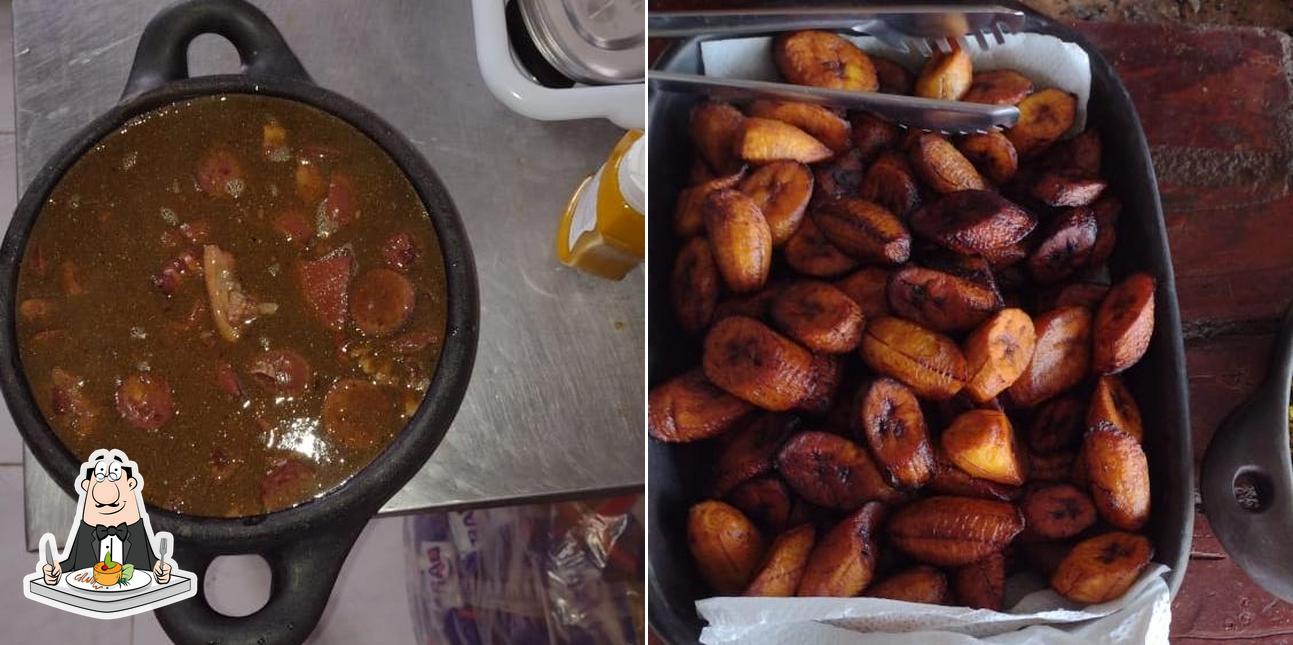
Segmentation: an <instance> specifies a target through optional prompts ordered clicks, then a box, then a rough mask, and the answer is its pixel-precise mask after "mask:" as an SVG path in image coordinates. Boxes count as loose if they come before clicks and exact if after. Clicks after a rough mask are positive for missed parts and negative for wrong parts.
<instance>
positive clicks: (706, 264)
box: [669, 237, 722, 334]
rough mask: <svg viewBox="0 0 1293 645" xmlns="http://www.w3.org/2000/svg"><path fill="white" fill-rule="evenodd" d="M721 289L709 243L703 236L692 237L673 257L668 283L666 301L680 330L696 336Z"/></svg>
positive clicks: (711, 317) (711, 311)
mask: <svg viewBox="0 0 1293 645" xmlns="http://www.w3.org/2000/svg"><path fill="white" fill-rule="evenodd" d="M721 289H722V285H721V278H720V277H719V275H718V265H717V264H715V262H714V253H713V251H712V250H710V246H709V241H708V240H706V239H705V238H703V237H693V238H691V239H690V240H688V241H687V242H686V243H685V244H683V245H682V249H681V250H679V251H678V256H677V257H675V258H674V261H673V273H672V274H671V275H670V281H669V301H670V303H671V304H672V305H673V313H674V317H675V318H677V320H678V325H679V326H680V327H682V329H683V331H685V332H687V333H688V334H699V333H700V332H702V331H704V330H705V328H706V327H708V326H709V322H710V320H712V319H713V317H714V309H715V308H716V307H717V306H718V295H719V291H720V290H721Z"/></svg>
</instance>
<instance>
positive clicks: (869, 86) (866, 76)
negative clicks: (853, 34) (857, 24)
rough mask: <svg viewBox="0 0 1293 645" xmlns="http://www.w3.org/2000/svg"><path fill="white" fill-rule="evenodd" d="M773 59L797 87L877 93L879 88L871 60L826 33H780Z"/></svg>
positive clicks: (775, 42) (839, 38)
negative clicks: (810, 86) (811, 86)
mask: <svg viewBox="0 0 1293 645" xmlns="http://www.w3.org/2000/svg"><path fill="white" fill-rule="evenodd" d="M772 60H773V62H775V63H776V65H777V69H778V70H780V71H781V75H782V76H783V77H785V79H786V80H787V81H789V82H791V83H795V84H797V85H815V86H817V87H829V88H832V89H837V90H851V91H854V92H874V91H876V89H878V88H879V87H880V83H879V81H878V79H877V78H876V73H875V66H874V65H872V64H871V59H870V57H868V56H867V55H866V54H865V53H863V52H862V50H861V49H858V48H857V46H856V45H854V44H853V43H851V42H849V41H847V40H845V39H844V38H842V37H840V36H839V35H836V34H832V33H828V32H825V31H796V32H791V33H786V34H781V35H779V36H777V37H776V39H775V40H773V42H772Z"/></svg>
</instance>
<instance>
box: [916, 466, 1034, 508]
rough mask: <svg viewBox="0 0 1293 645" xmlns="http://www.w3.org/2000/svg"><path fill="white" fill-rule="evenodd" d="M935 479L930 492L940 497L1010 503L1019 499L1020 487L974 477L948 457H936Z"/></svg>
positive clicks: (930, 485)
mask: <svg viewBox="0 0 1293 645" xmlns="http://www.w3.org/2000/svg"><path fill="white" fill-rule="evenodd" d="M934 460H935V464H936V465H935V469H934V478H933V479H931V480H929V490H930V491H932V492H934V493H937V494H939V495H951V496H954V497H977V498H980V499H995V500H998V501H1003V502H1005V501H1010V500H1013V499H1015V498H1017V497H1019V494H1020V490H1019V487H1018V486H1006V485H1005V484H998V483H997V482H994V481H988V480H986V479H979V478H978V477H972V476H971V475H970V474H969V473H967V472H965V471H964V470H961V469H960V468H957V467H956V466H955V465H954V464H953V463H952V462H950V461H948V460H947V458H946V457H943V456H935V458H934Z"/></svg>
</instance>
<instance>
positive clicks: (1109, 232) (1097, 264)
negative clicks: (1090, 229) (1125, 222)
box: [1087, 195, 1122, 271]
mask: <svg viewBox="0 0 1293 645" xmlns="http://www.w3.org/2000/svg"><path fill="white" fill-rule="evenodd" d="M1121 211H1122V202H1121V201H1119V200H1118V198H1117V197H1114V196H1113V195H1103V196H1101V197H1100V199H1097V200H1096V201H1095V203H1094V204H1091V212H1092V214H1094V215H1095V244H1092V245H1091V255H1090V257H1088V258H1087V270H1088V271H1098V270H1099V269H1100V268H1101V267H1103V266H1104V265H1105V263H1107V262H1108V261H1109V257H1110V256H1112V255H1113V248H1114V245H1115V244H1117V242H1118V215H1119V213H1120V212H1121Z"/></svg>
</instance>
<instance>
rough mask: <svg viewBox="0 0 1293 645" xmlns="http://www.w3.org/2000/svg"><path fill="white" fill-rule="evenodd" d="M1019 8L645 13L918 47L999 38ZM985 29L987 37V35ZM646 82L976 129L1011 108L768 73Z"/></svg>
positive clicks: (748, 30)
mask: <svg viewBox="0 0 1293 645" xmlns="http://www.w3.org/2000/svg"><path fill="white" fill-rule="evenodd" d="M1024 19H1025V16H1024V13H1023V12H1022V11H1019V10H1016V9H1010V8H1008V7H1001V6H997V5H964V6H961V5H927V6H906V5H902V6H897V5H895V6H888V7H883V8H877V9H865V8H863V9H848V8H838V7H836V8H824V7H819V8H805V9H795V10H786V9H751V10H719V11H689V12H681V13H650V14H648V18H647V29H648V34H649V35H650V36H651V37H665V38H670V37H684V36H707V37H731V36H743V35H756V34H768V33H775V32H780V31H795V30H800V29H827V30H835V31H850V32H854V33H860V34H867V35H870V36H873V37H875V38H877V39H879V40H880V41H881V42H883V43H885V44H886V45H888V46H890V47H893V48H894V49H895V50H897V51H899V52H902V53H906V52H910V51H912V50H913V49H914V50H916V51H918V52H920V53H921V54H923V55H926V56H929V55H932V54H933V53H934V52H935V51H942V52H947V51H951V50H952V48H953V46H954V45H960V46H965V45H968V43H967V42H966V38H967V37H973V38H974V39H975V40H976V41H977V42H978V44H979V47H980V48H982V49H987V48H989V47H990V46H991V41H992V40H995V41H996V42H997V44H1002V43H1004V42H1005V34H1006V33H1009V32H1015V31H1021V30H1022V29H1023V26H1024ZM990 37H991V38H990ZM648 78H649V82H650V83H651V87H652V88H654V89H659V90H662V91H671V92H687V93H693V94H704V95H706V96H713V97H718V98H723V99H727V100H748V99H756V98H778V99H783V100H790V101H801V102H805V103H815V104H818V105H825V106H830V107H838V108H844V109H849V110H860V111H864V112H870V113H872V114H875V115H877V116H880V117H883V118H885V119H889V120H891V121H894V122H896V123H898V124H900V125H904V126H907V127H911V128H917V129H922V130H934V131H939V132H947V133H965V132H983V131H986V130H988V129H990V128H992V127H994V126H998V127H1009V126H1012V125H1014V124H1015V122H1016V121H1017V120H1018V119H1019V110H1018V109H1017V108H1015V107H1014V106H1009V105H987V104H979V103H964V102H959V101H941V100H935V99H926V98H919V97H914V96H900V95H896V94H880V93H874V92H850V91H846V90H833V89H827V88H821V87H809V86H804V85H792V84H789V83H775V82H769V81H751V80H744V79H734V78H721V77H714V76H702V75H698V74H678V73H672V72H656V71H652V72H651V73H650V74H649V75H648Z"/></svg>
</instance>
